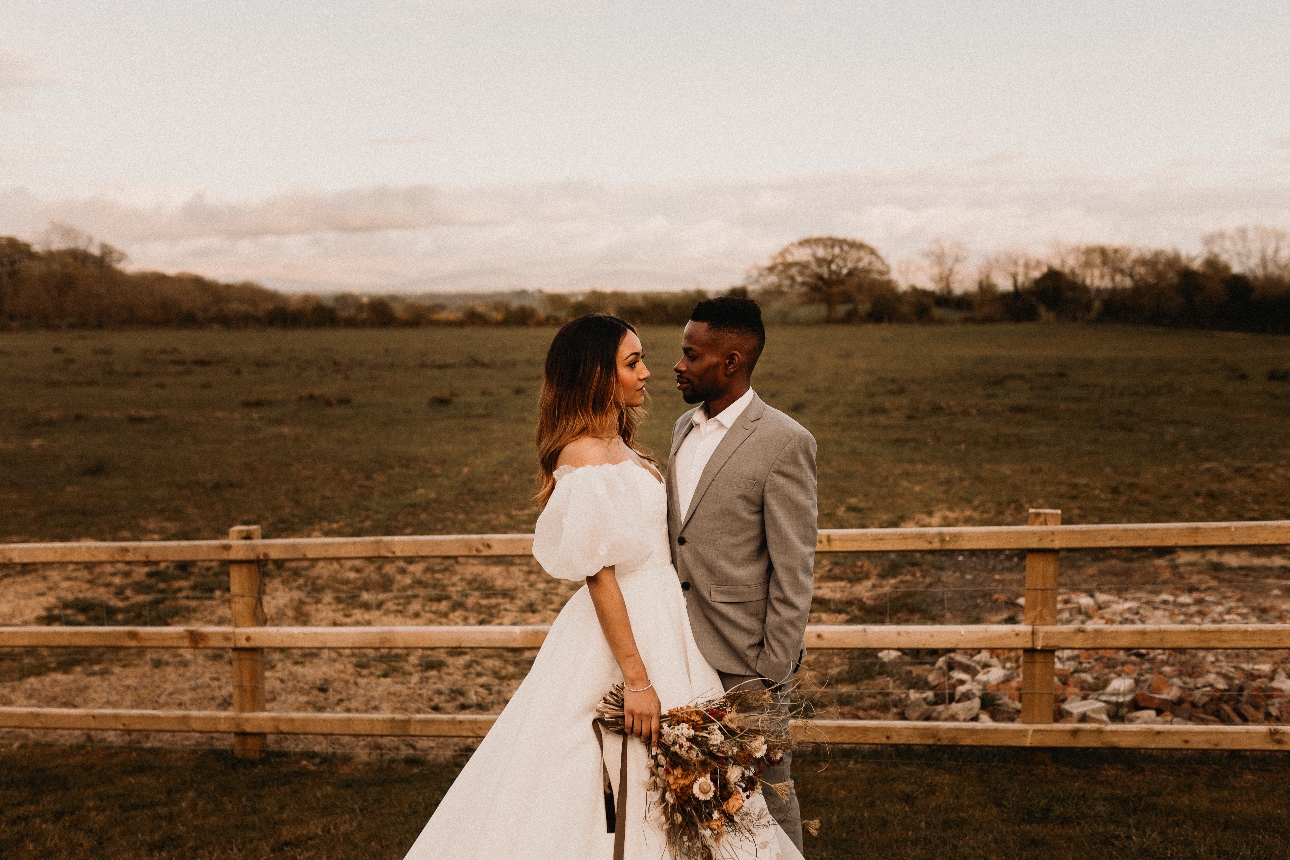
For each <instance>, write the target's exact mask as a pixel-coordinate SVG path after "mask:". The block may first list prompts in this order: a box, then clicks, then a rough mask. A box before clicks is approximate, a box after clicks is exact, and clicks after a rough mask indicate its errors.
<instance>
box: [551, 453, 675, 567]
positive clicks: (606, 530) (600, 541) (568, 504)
mask: <svg viewBox="0 0 1290 860" xmlns="http://www.w3.org/2000/svg"><path fill="white" fill-rule="evenodd" d="M629 468H638V467H635V466H630V467H629ZM639 516H640V499H639V489H638V487H636V486H635V485H633V483H632V482H631V479H630V476H628V475H625V474H623V470H622V469H619V468H617V467H616V466H614V465H606V466H583V467H581V468H578V469H574V470H572V471H570V472H568V473H567V474H564V475H563V476H562V477H560V478H559V480H558V481H556V485H555V491H554V492H553V493H552V494H551V498H550V499H549V500H548V501H547V504H546V508H545V509H544V510H543V511H542V514H541V516H539V517H538V521H537V528H536V529H535V530H534V535H533V557H534V558H536V559H537V562H538V564H540V565H542V569H543V570H545V571H546V572H547V573H549V574H550V575H551V576H554V577H556V578H557V579H569V580H573V581H575V582H576V581H579V580H583V579H586V578H587V577H589V576H592V575H594V574H597V573H599V572H600V570H601V569H602V568H606V567H611V566H614V567H617V566H632V565H636V564H640V563H642V562H644V561H645V560H646V559H647V558H648V557H649V551H650V547H649V542H648V540H646V539H645V538H644V536H643V535H641V534H640V533H639V529H637V528H635V526H636V524H637V523H638V521H639Z"/></svg>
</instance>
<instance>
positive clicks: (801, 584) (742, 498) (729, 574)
mask: <svg viewBox="0 0 1290 860" xmlns="http://www.w3.org/2000/svg"><path fill="white" fill-rule="evenodd" d="M695 408H696V409H697V408H700V407H695ZM694 412H695V410H694V409H691V410H690V411H689V412H686V413H685V414H684V415H682V416H681V417H680V418H679V419H677V422H676V426H675V428H673V430H672V448H671V456H670V457H669V462H675V457H676V452H677V449H678V448H680V447H681V442H682V440H683V439H685V437H686V435H687V434H689V432H690V429H691V428H692V427H693V424H692V422H691V419H692V417H693V415H694ZM678 504H679V503H678V502H677V491H676V473H675V470H674V469H668V475H667V530H668V537H669V539H670V542H671V546H672V563H673V564H674V565H675V566H676V571H677V574H678V575H679V576H680V578H681V586H682V588H684V589H685V596H686V604H687V606H688V608H689V614H690V625H691V627H693V629H694V638H695V640H696V641H697V642H698V645H699V650H700V651H702V652H703V656H704V657H706V658H707V659H708V662H709V663H711V664H712V667H713V668H714V669H716V670H717V671H719V672H725V673H727V674H731V675H760V676H761V677H763V678H767V679H769V680H771V681H776V682H778V681H782V680H784V679H786V678H787V677H788V676H789V674H790V673H791V672H793V671H794V670H795V669H796V667H797V663H798V660H799V657H800V655H801V654H802V651H803V636H804V634H805V630H806V620H807V616H808V614H809V612H810V608H811V592H812V588H813V584H814V570H815V541H816V495H815V438H814V437H813V436H811V434H810V433H809V432H807V430H806V428H805V427H803V426H802V425H800V424H798V423H797V422H796V421H794V420H793V419H792V418H789V417H788V416H787V415H785V414H784V413H783V412H780V411H779V410H778V409H772V408H771V407H769V406H767V405H766V404H765V403H764V402H762V399H761V398H760V397H757V396H756V395H754V396H753V400H752V402H751V403H749V404H748V407H747V408H746V409H745V410H744V412H743V414H742V415H740V416H739V420H738V421H736V422H735V425H734V426H733V427H731V428H730V429H729V430H728V431H727V432H726V435H725V437H724V438H723V439H722V440H721V443H720V444H719V445H717V449H716V450H715V451H714V452H713V454H712V459H710V460H709V461H708V465H707V466H706V467H705V468H704V470H703V474H702V476H701V477H700V478H699V485H698V487H696V488H695V491H694V498H693V500H692V501H691V502H690V509H689V510H688V511H681V510H679V509H678Z"/></svg>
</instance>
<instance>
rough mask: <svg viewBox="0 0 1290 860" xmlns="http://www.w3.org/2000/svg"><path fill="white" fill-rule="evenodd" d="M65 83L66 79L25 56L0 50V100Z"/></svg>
mask: <svg viewBox="0 0 1290 860" xmlns="http://www.w3.org/2000/svg"><path fill="white" fill-rule="evenodd" d="M66 83H68V81H67V79H66V78H64V77H62V76H60V75H56V74H54V73H53V72H50V71H48V70H46V69H43V68H41V67H40V66H39V65H37V64H36V63H35V62H33V61H32V60H31V59H30V58H29V57H27V56H26V55H25V54H18V53H15V52H13V51H7V50H4V49H0V99H6V97H8V98H13V97H14V96H20V95H22V94H24V93H26V92H27V91H29V90H32V89H37V88H40V87H52V86H60V85H64V84H66Z"/></svg>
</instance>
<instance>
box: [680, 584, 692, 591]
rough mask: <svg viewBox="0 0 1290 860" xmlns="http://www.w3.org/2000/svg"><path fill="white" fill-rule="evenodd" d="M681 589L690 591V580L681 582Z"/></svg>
mask: <svg viewBox="0 0 1290 860" xmlns="http://www.w3.org/2000/svg"><path fill="white" fill-rule="evenodd" d="M681 590H682V591H689V590H690V583H688V582H683V583H681Z"/></svg>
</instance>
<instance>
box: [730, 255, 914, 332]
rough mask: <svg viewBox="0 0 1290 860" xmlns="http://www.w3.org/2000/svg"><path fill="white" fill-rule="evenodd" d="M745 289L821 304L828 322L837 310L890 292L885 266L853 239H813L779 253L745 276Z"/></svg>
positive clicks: (890, 283) (892, 287) (889, 272)
mask: <svg viewBox="0 0 1290 860" xmlns="http://www.w3.org/2000/svg"><path fill="white" fill-rule="evenodd" d="M747 283H748V286H750V287H755V288H759V289H763V290H770V291H774V292H781V293H785V294H788V295H792V296H796V297H798V298H799V299H803V300H806V301H811V302H821V303H823V305H824V307H825V319H826V320H827V321H829V322H834V321H836V320H837V317H838V306H839V305H842V304H847V303H854V302H856V301H861V300H864V299H868V298H872V297H873V296H874V295H876V294H878V293H880V292H889V291H891V290H892V289H894V286H895V285H894V283H893V282H892V280H891V267H890V266H888V265H887V261H886V260H884V259H883V258H882V255H881V254H879V253H878V252H877V251H876V250H875V249H874V248H873V247H872V246H870V245H867V244H865V243H864V242H861V241H859V240H857V239H840V238H838V237H836V236H813V237H811V238H809V239H802V240H800V241H797V242H794V243H793V244H791V245H788V246H787V247H785V248H783V249H782V250H781V251H780V252H779V253H777V254H775V256H773V257H771V258H770V262H768V263H767V264H766V265H764V266H758V267H757V268H755V269H753V270H752V271H751V272H750V273H749V275H748V281H747Z"/></svg>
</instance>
